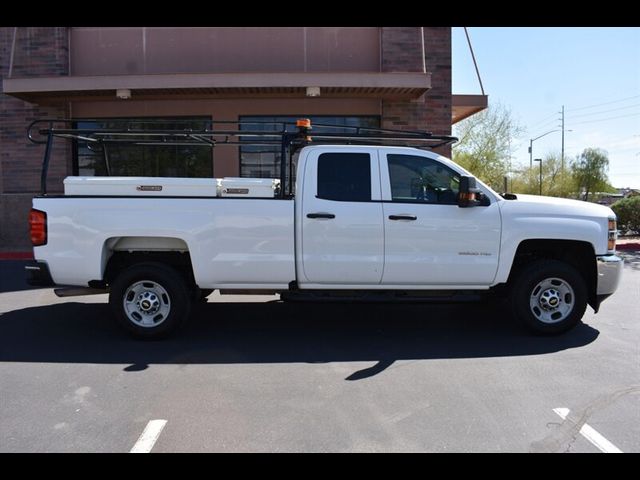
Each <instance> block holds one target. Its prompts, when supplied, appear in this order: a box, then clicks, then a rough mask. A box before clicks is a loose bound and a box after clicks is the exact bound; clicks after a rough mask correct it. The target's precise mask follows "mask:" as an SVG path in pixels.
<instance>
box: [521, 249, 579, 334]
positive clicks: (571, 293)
mask: <svg viewBox="0 0 640 480" xmlns="http://www.w3.org/2000/svg"><path fill="white" fill-rule="evenodd" d="M511 306H512V310H513V313H514V315H515V317H516V318H518V319H519V320H520V321H521V322H522V323H523V324H524V325H525V326H526V327H527V328H528V329H529V330H531V331H533V332H535V333H542V334H559V333H564V332H566V331H568V330H570V329H572V328H573V327H575V326H576V324H577V323H578V322H579V321H580V319H581V318H582V316H583V315H584V312H585V310H586V308H587V287H586V284H585V281H584V278H583V277H582V275H580V273H579V272H578V271H576V269H575V268H573V267H572V266H571V265H568V264H566V263H564V262H560V261H557V260H538V261H535V262H533V263H531V264H530V265H528V266H527V267H525V268H524V269H523V270H522V271H521V272H520V274H519V275H518V276H517V278H516V279H515V282H514V285H513V290H512V293H511Z"/></svg>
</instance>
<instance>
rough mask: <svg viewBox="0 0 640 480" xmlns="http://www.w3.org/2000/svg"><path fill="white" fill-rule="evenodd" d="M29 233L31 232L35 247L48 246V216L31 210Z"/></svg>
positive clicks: (33, 209)
mask: <svg viewBox="0 0 640 480" xmlns="http://www.w3.org/2000/svg"><path fill="white" fill-rule="evenodd" d="M29 231H30V232H31V243H32V244H33V246H34V247H39V246H41V245H46V244H47V214H46V213H45V212H41V211H40V210H36V209H35V208H32V209H31V212H29Z"/></svg>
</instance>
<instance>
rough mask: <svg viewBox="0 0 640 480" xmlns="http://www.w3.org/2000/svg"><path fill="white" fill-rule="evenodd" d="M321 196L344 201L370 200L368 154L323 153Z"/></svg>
mask: <svg viewBox="0 0 640 480" xmlns="http://www.w3.org/2000/svg"><path fill="white" fill-rule="evenodd" d="M318 197H319V198H323V199H325V200H339V201H342V202H363V201H367V200H371V161H370V156H369V154H368V153H323V154H321V155H320V157H319V158H318Z"/></svg>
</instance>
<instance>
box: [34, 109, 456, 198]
mask: <svg viewBox="0 0 640 480" xmlns="http://www.w3.org/2000/svg"><path fill="white" fill-rule="evenodd" d="M98 120H100V121H103V120H104V119H94V120H93V121H98ZM78 121H83V122H86V121H92V120H87V119H82V120H74V119H43V120H35V121H33V122H31V124H30V125H29V127H28V129H27V137H28V139H29V140H30V141H31V142H33V143H36V144H44V145H46V147H45V151H44V158H43V161H42V172H41V175H40V190H41V194H42V195H46V194H47V173H48V170H49V160H50V158H51V151H52V148H53V139H54V138H65V139H69V140H74V141H78V140H80V141H84V142H87V143H88V145H89V148H92V147H93V148H96V147H100V146H103V145H108V144H127V145H156V146H158V145H159V146H175V145H191V146H193V145H197V146H208V147H211V148H213V147H217V146H223V145H236V146H238V145H242V146H279V147H280V152H281V162H280V182H281V185H282V186H283V187H282V188H281V189H280V196H281V197H282V198H285V197H287V196H291V195H292V192H291V191H285V188H284V186H285V177H286V173H287V164H288V165H289V174H290V176H291V174H292V169H293V166H292V162H291V157H292V155H293V154H294V153H295V152H296V151H297V150H298V149H300V148H302V147H304V146H306V145H309V144H314V145H316V144H350V145H398V144H400V145H404V146H412V147H418V148H437V147H441V146H444V145H448V144H451V143H454V142H456V141H457V140H458V139H457V138H456V137H452V136H448V135H433V134H432V133H429V132H421V131H415V130H391V129H385V128H371V127H354V126H346V125H329V124H318V123H316V124H314V125H313V127H312V126H311V121H310V120H308V119H298V120H297V121H296V122H295V123H292V122H273V121H252V122H241V121H224V120H219V121H214V120H210V121H206V122H205V124H206V125H207V126H206V127H205V128H202V129H194V128H184V129H169V130H167V129H159V128H153V127H154V125H155V126H157V124H158V123H159V122H163V123H166V122H164V121H153V120H144V121H138V120H136V121H131V122H121V123H123V125H124V126H123V128H95V129H94V128H74V126H75V124H76V122H78ZM172 123H176V121H175V120H174V121H172ZM243 127H244V128H243ZM246 127H250V128H246ZM256 127H269V128H271V129H272V130H268V131H267V130H261V129H259V128H256ZM292 127H293V128H292ZM313 129H316V130H321V131H315V132H312V130H313ZM331 130H333V131H331ZM336 130H338V131H336ZM288 189H289V190H291V186H290V185H289V188H288Z"/></svg>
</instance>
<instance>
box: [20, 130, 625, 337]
mask: <svg viewBox="0 0 640 480" xmlns="http://www.w3.org/2000/svg"><path fill="white" fill-rule="evenodd" d="M304 133H305V134H307V133H308V132H307V131H306V130H305V132H304ZM307 139H308V137H307ZM291 172H293V176H292V177H290V178H291V179H295V183H293V182H291V185H290V186H289V187H288V189H289V192H290V195H282V192H281V188H283V184H282V182H281V180H283V179H284V178H283V179H247V178H224V179H194V178H157V177H68V178H67V179H66V180H65V194H64V195H41V196H37V197H35V198H34V199H33V209H32V211H31V214H30V227H31V236H32V241H33V244H34V255H35V262H34V264H32V265H31V266H29V267H28V268H29V270H30V272H31V275H32V283H34V284H38V283H40V284H43V282H44V283H47V282H49V283H53V284H57V285H67V286H77V287H81V288H75V289H68V290H66V292H67V294H83V293H96V292H109V294H110V297H109V303H110V305H111V307H112V308H113V311H114V314H115V318H116V319H117V320H118V321H119V323H120V324H121V325H123V326H124V327H125V328H126V329H128V330H129V332H131V333H132V334H133V335H134V336H136V337H142V338H150V337H159V336H166V335H168V334H169V333H171V332H173V331H174V330H175V329H176V328H177V327H179V326H180V325H182V324H183V323H184V321H185V320H186V319H187V318H188V316H189V311H190V305H191V303H192V302H194V301H197V299H199V298H200V297H202V296H203V295H208V294H209V293H211V291H213V290H214V289H219V290H220V293H222V294H226V293H229V294H233V293H251V292H256V293H267V292H269V293H279V294H281V296H282V298H283V299H291V300H296V299H314V300H318V301H320V300H325V299H345V298H347V299H349V300H358V299H360V300H365V301H378V300H389V301H394V300H397V301H403V300H404V301H426V300H429V299H433V298H437V299H443V298H451V299H453V300H455V299H456V298H460V296H464V295H467V296H469V295H473V296H477V295H483V294H503V295H507V296H508V298H509V300H510V304H511V306H512V315H513V316H514V317H515V318H517V319H518V320H520V321H522V322H523V323H524V324H525V325H526V326H527V327H529V329H531V330H533V331H535V332H538V333H561V332H565V331H567V330H568V329H570V328H572V327H573V326H575V325H576V324H577V323H578V322H579V321H580V319H581V318H582V316H583V314H584V312H585V309H586V306H587V304H589V305H591V306H592V307H593V309H594V310H595V311H596V312H597V310H598V308H599V305H600V302H601V301H602V300H603V299H604V298H606V297H608V296H609V295H611V294H612V293H613V292H614V291H615V290H616V288H617V286H618V283H619V280H620V276H621V272H622V260H621V259H620V258H619V257H617V256H616V255H615V241H616V219H615V214H614V213H613V211H612V210H611V209H609V208H607V207H604V206H601V205H596V204H592V203H587V202H581V201H574V200H564V199H557V198H549V197H538V196H531V195H517V196H516V195H510V194H506V195H504V196H501V195H500V194H498V193H496V192H494V191H493V190H492V189H491V188H489V187H488V186H486V185H485V184H483V183H482V182H480V181H477V183H476V180H475V178H473V176H472V175H471V174H470V173H469V172H467V171H465V170H464V169H463V168H461V167H460V166H458V165H457V164H455V163H454V162H452V161H451V160H449V159H447V158H445V157H442V156H440V155H438V154H436V153H434V152H432V151H428V150H424V149H418V148H411V147H397V146H384V145H371V146H368V145H342V144H319V145H315V144H314V143H305V144H304V145H301V146H300V148H299V149H297V151H296V152H295V155H293V157H292V163H291ZM284 180H285V181H286V182H288V180H287V179H284ZM60 294H61V295H64V294H65V290H61V291H60Z"/></svg>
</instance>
